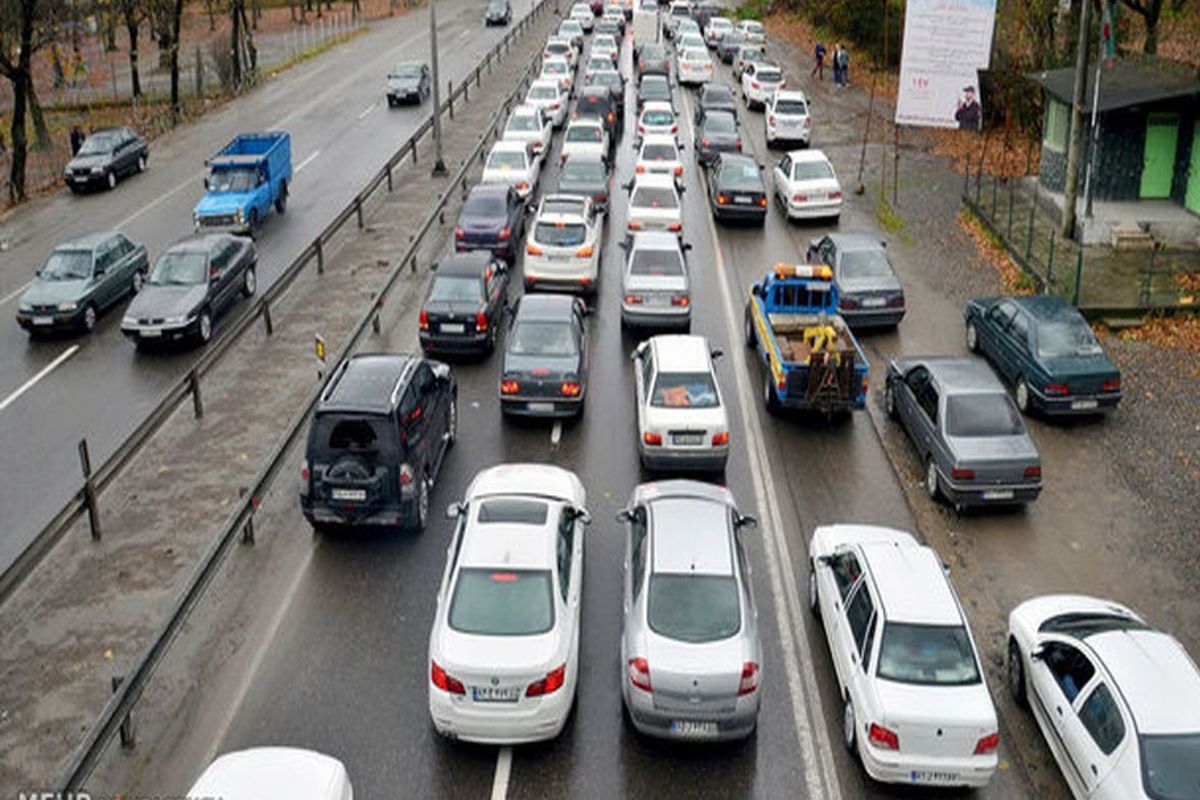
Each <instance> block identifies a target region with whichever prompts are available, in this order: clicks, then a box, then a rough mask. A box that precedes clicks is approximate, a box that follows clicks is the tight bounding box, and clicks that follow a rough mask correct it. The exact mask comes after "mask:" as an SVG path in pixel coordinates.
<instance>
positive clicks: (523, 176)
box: [479, 139, 542, 200]
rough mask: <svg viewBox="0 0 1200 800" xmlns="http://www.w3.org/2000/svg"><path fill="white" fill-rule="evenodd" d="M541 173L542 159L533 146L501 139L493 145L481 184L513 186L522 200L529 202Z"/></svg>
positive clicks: (485, 164) (484, 167) (481, 177)
mask: <svg viewBox="0 0 1200 800" xmlns="http://www.w3.org/2000/svg"><path fill="white" fill-rule="evenodd" d="M541 172H542V159H541V158H539V157H538V156H537V155H536V154H535V153H534V152H533V147H532V146H531V145H529V144H525V143H524V142H506V141H504V140H503V139H501V140H500V141H498V142H496V143H495V144H494V145H492V150H491V152H490V153H488V157H487V161H485V162H484V163H483V175H482V176H480V178H479V182H480V183H500V184H504V185H505V186H511V187H513V188H514V189H516V190H517V194H518V195H519V196H520V197H521V199H522V200H528V199H529V197H530V195H532V194H533V188H534V187H535V186H537V182H538V176H539V175H541Z"/></svg>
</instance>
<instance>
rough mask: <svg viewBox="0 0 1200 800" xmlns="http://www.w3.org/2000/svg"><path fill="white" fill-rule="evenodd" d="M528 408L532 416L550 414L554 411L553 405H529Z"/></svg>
mask: <svg viewBox="0 0 1200 800" xmlns="http://www.w3.org/2000/svg"><path fill="white" fill-rule="evenodd" d="M528 408H529V410H530V411H532V412H533V413H534V414H550V413H552V412H553V411H554V403H530V404H529V406H528Z"/></svg>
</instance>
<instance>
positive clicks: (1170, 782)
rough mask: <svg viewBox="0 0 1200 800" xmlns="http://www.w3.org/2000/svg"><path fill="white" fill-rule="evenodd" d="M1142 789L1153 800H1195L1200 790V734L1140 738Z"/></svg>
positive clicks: (1145, 736)
mask: <svg viewBox="0 0 1200 800" xmlns="http://www.w3.org/2000/svg"><path fill="white" fill-rule="evenodd" d="M1138 741H1139V743H1140V744H1141V749H1142V785H1143V786H1144V787H1145V789H1146V794H1147V795H1149V796H1150V797H1152V798H1154V800H1193V798H1195V797H1196V787H1197V786H1200V733H1182V734H1173V735H1169V736H1163V735H1160V736H1150V735H1144V736H1139V737H1138Z"/></svg>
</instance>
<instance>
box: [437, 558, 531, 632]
mask: <svg viewBox="0 0 1200 800" xmlns="http://www.w3.org/2000/svg"><path fill="white" fill-rule="evenodd" d="M550 584H551V582H550V573H549V572H548V571H546V570H510V569H505V568H503V567H497V568H494V569H489V568H482V569H478V568H469V569H463V570H461V571H459V573H458V581H457V582H456V583H455V585H454V597H452V598H451V600H450V614H449V623H450V627H451V628H453V629H454V630H456V631H459V632H461V633H471V634H478V635H480V636H535V635H537V634H539V633H545V632H546V631H548V630H550V628H552V627H553V626H554V599H553V596H552V595H551V586H550Z"/></svg>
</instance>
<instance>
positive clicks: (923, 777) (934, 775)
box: [909, 769, 959, 784]
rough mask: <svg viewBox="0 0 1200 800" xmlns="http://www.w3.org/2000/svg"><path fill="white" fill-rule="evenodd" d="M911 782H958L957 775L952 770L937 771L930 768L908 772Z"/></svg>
mask: <svg viewBox="0 0 1200 800" xmlns="http://www.w3.org/2000/svg"><path fill="white" fill-rule="evenodd" d="M909 777H910V779H911V780H912V782H913V783H943V784H945V783H958V781H959V777H958V774H957V773H954V772H938V771H936V770H931V769H914V770H913V771H912V772H911V773H909Z"/></svg>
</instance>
